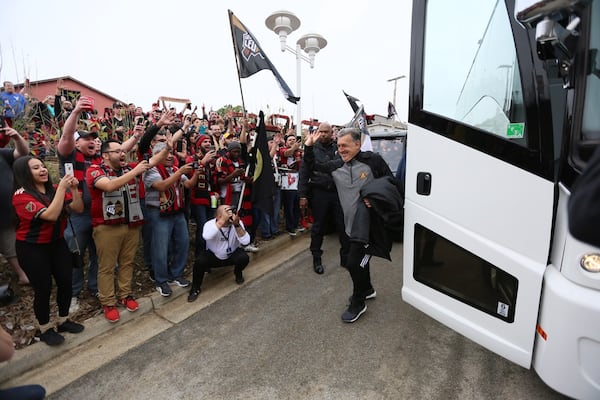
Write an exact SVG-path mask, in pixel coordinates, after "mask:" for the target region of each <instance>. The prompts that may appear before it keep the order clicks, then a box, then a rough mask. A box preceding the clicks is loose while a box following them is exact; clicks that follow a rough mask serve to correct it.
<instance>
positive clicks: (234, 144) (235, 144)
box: [227, 142, 242, 151]
mask: <svg viewBox="0 0 600 400" xmlns="http://www.w3.org/2000/svg"><path fill="white" fill-rule="evenodd" d="M233 149H240V150H241V149H242V145H241V144H240V142H231V143H229V145H228V146H227V151H231V150H233Z"/></svg>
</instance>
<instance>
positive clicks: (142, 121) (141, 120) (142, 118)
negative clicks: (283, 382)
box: [135, 117, 144, 125]
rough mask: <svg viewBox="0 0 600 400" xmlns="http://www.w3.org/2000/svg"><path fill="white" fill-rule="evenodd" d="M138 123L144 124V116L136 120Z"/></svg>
mask: <svg viewBox="0 0 600 400" xmlns="http://www.w3.org/2000/svg"><path fill="white" fill-rule="evenodd" d="M135 124H136V125H143V124H144V117H138V118H137V121H136V122H135Z"/></svg>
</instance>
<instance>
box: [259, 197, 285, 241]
mask: <svg viewBox="0 0 600 400" xmlns="http://www.w3.org/2000/svg"><path fill="white" fill-rule="evenodd" d="M280 208H281V189H279V187H276V188H275V190H274V191H273V212H272V213H271V214H270V215H269V214H267V213H263V217H262V219H261V220H260V234H261V236H262V237H263V238H268V237H271V236H273V235H276V234H278V233H279V209H280Z"/></svg>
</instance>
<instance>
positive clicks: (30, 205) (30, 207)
mask: <svg viewBox="0 0 600 400" xmlns="http://www.w3.org/2000/svg"><path fill="white" fill-rule="evenodd" d="M25 209H26V210H27V211H29V212H30V213H32V212H35V211H36V210H37V206H36V205H35V203H34V202H33V201H30V202H29V203H27V204H25Z"/></svg>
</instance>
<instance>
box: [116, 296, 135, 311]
mask: <svg viewBox="0 0 600 400" xmlns="http://www.w3.org/2000/svg"><path fill="white" fill-rule="evenodd" d="M119 304H120V305H122V306H123V307H125V308H127V310H128V311H131V312H134V311H135V310H137V309H138V308H139V307H140V306H139V304H138V302H137V301H135V300H134V299H133V297H131V296H127V297H126V298H124V299H121V300H119Z"/></svg>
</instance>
